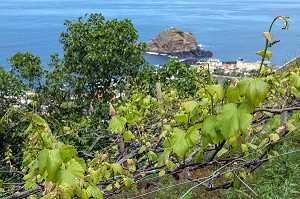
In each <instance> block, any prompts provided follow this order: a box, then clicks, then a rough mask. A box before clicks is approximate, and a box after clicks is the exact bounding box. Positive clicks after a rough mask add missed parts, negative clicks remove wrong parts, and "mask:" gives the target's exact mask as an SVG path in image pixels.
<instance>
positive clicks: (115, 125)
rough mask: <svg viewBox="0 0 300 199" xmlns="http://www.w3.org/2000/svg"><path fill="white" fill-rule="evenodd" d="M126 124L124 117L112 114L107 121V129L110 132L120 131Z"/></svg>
mask: <svg viewBox="0 0 300 199" xmlns="http://www.w3.org/2000/svg"><path fill="white" fill-rule="evenodd" d="M125 124H126V118H125V117H120V116H114V117H112V118H111V120H110V121H109V126H108V129H109V130H111V132H112V133H119V132H121V131H122V130H123V129H124V127H125Z"/></svg>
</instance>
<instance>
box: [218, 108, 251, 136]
mask: <svg viewBox="0 0 300 199" xmlns="http://www.w3.org/2000/svg"><path fill="white" fill-rule="evenodd" d="M251 122H252V115H251V114H250V113H249V112H248V109H246V108H243V107H239V108H237V105H236V104H234V103H230V104H226V105H224V106H223V107H222V108H221V110H220V112H219V113H218V115H217V117H216V124H215V128H216V129H217V130H219V131H220V132H221V134H222V135H223V136H224V138H225V139H226V140H228V139H230V138H232V137H234V136H237V135H238V134H239V133H240V132H242V133H244V132H245V131H246V130H247V128H248V127H249V126H250V124H251Z"/></svg>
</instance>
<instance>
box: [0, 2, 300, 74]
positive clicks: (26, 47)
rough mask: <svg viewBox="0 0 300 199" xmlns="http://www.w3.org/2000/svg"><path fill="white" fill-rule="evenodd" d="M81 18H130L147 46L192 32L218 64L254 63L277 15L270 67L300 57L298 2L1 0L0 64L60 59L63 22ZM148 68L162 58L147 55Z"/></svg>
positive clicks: (299, 7) (165, 59)
mask: <svg viewBox="0 0 300 199" xmlns="http://www.w3.org/2000/svg"><path fill="white" fill-rule="evenodd" d="M86 13H102V14H103V15H104V16H105V17H106V19H115V18H117V19H125V18H130V19H131V20H132V23H133V24H134V27H135V28H136V29H137V30H138V34H139V41H144V42H146V41H149V40H150V39H151V38H154V37H155V36H156V35H157V34H158V33H159V32H160V31H162V30H164V29H166V28H169V27H177V28H180V29H182V30H183V31H189V32H192V33H193V34H194V35H195V37H196V38H197V41H198V43H200V44H202V45H203V48H204V49H205V50H210V51H212V52H213V53H214V57H215V58H219V59H221V60H222V61H230V60H236V59H237V58H244V59H246V60H249V61H257V60H259V59H260V58H259V57H258V56H257V55H256V54H255V53H256V52H257V51H259V50H261V49H263V47H264V38H263V37H262V32H264V31H267V30H268V27H269V24H270V22H271V21H272V20H273V18H274V17H275V16H277V15H287V16H290V18H291V24H290V28H289V30H288V31H282V30H281V26H282V22H277V23H276V24H275V29H274V32H273V34H274V39H280V40H281V42H280V43H279V44H277V45H275V46H274V47H272V48H271V49H270V50H271V51H272V52H273V53H274V57H273V58H272V59H271V63H272V64H277V65H281V64H283V63H285V62H286V61H288V60H289V59H292V58H293V57H295V56H297V55H299V54H300V1H299V0H290V1H284V0H264V1H262V0H243V1H241V0H210V1H203V0H202V1H200V0H186V1H183V0H173V1H169V0H143V1H140V0H118V1H107V0H106V1H103V0H89V1H86V0H76V1H70V0H51V1H49V0H26V1H25V0H1V1H0V65H2V66H4V67H5V68H6V69H9V67H10V65H9V63H8V62H7V61H6V58H7V57H8V56H11V55H12V54H13V53H15V52H18V51H29V52H32V53H34V54H35V55H37V56H40V57H41V58H42V61H43V64H44V65H46V63H47V62H49V61H50V58H49V57H50V54H51V53H59V54H60V55H62V54H63V51H62V46H61V44H60V43H59V35H60V33H61V32H62V31H64V30H65V27H64V25H63V22H64V20H65V19H77V17H79V16H83V15H85V14H86ZM146 58H147V60H148V61H149V62H150V63H151V64H161V63H164V62H166V61H167V58H166V57H157V56H151V55H147V56H146Z"/></svg>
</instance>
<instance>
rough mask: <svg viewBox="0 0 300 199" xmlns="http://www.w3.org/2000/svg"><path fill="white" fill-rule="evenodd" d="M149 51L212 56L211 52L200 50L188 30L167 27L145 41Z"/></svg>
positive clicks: (177, 54)
mask: <svg viewBox="0 0 300 199" xmlns="http://www.w3.org/2000/svg"><path fill="white" fill-rule="evenodd" d="M147 47H148V48H149V50H150V52H156V53H160V54H168V55H172V56H177V57H179V58H187V57H212V55H213V53H212V52H210V51H205V50H202V49H201V48H200V47H199V45H198V43H197V41H196V38H195V37H194V36H193V34H192V33H190V32H183V31H181V30H180V29H178V28H169V29H166V30H164V31H162V32H160V33H159V34H158V35H157V37H156V38H154V39H151V41H149V42H147Z"/></svg>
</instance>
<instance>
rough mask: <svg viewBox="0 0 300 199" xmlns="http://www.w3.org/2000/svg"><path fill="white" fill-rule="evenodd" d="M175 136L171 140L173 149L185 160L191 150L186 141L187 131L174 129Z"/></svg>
mask: <svg viewBox="0 0 300 199" xmlns="http://www.w3.org/2000/svg"><path fill="white" fill-rule="evenodd" d="M173 131H174V132H173V134H172V136H171V139H170V143H171V148H172V150H173V151H174V153H176V154H177V155H178V156H179V157H181V158H183V157H184V155H185V154H186V152H187V151H188V150H189V145H188V143H187V142H186V140H185V135H186V133H185V131H184V130H182V129H179V128H174V129H173Z"/></svg>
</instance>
